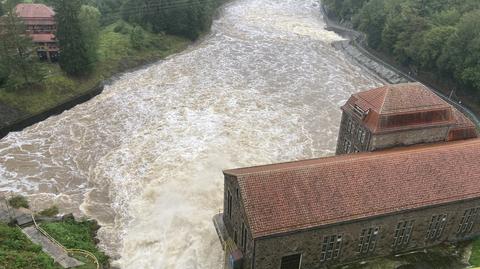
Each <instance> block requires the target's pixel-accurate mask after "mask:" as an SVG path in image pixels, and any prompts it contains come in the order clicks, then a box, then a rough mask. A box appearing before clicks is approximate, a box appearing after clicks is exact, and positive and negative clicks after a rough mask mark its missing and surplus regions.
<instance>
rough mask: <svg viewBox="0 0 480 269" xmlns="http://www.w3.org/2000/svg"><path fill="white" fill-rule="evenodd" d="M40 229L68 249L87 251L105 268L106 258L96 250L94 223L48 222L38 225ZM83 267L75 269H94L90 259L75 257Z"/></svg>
mask: <svg viewBox="0 0 480 269" xmlns="http://www.w3.org/2000/svg"><path fill="white" fill-rule="evenodd" d="M40 225H41V227H42V228H43V229H44V230H45V231H46V232H47V233H49V234H50V235H51V236H52V237H53V238H55V239H56V240H58V241H59V242H60V243H61V244H62V245H64V246H65V247H66V248H69V249H81V250H87V251H89V252H91V253H93V254H94V255H95V256H96V257H97V259H98V261H99V262H100V263H101V264H102V265H104V266H106V265H107V264H108V257H107V256H106V255H105V254H104V253H103V252H101V251H99V250H98V249H97V246H96V243H95V241H94V238H95V228H96V227H95V226H96V225H95V223H93V222H90V221H82V222H76V221H73V220H66V221H62V222H49V223H42V224H40ZM75 258H77V259H78V260H80V261H82V262H84V263H85V265H83V266H80V267H77V269H95V268H96V266H95V264H94V263H93V261H92V260H91V259H88V258H85V257H82V256H78V255H77V256H75Z"/></svg>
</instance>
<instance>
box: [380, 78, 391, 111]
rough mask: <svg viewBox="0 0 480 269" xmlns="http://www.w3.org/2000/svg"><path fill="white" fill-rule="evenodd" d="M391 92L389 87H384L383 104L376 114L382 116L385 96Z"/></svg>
mask: <svg viewBox="0 0 480 269" xmlns="http://www.w3.org/2000/svg"><path fill="white" fill-rule="evenodd" d="M391 90H392V87H391V85H387V86H385V94H384V95H383V102H382V105H381V106H380V110H379V111H378V114H382V112H383V109H384V108H385V101H386V100H387V96H388V95H389V94H390V91H391Z"/></svg>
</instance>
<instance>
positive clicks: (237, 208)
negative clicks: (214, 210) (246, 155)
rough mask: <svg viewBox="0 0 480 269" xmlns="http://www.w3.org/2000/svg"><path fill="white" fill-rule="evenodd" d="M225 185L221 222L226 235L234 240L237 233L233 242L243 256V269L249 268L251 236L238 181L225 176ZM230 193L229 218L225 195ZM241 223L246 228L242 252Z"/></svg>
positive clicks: (251, 245)
mask: <svg viewBox="0 0 480 269" xmlns="http://www.w3.org/2000/svg"><path fill="white" fill-rule="evenodd" d="M224 182H225V185H224V207H223V208H224V214H223V221H224V223H225V227H226V228H227V232H228V235H229V236H230V237H231V238H232V239H233V240H235V238H234V237H235V231H236V232H237V241H236V242H235V243H236V245H237V247H238V249H240V250H241V251H242V253H243V256H244V262H243V264H244V266H243V268H244V269H247V268H250V267H251V265H252V256H253V240H252V234H251V233H250V229H249V227H250V226H249V224H248V221H247V218H246V214H245V211H244V206H243V203H242V194H241V192H240V189H239V186H238V181H237V180H236V178H235V177H233V176H228V175H226V176H225V181H224ZM228 191H230V193H231V194H232V197H233V198H232V215H231V218H230V217H229V215H228V212H227V208H228V198H227V193H228ZM237 191H238V196H237ZM242 223H244V224H245V225H246V228H247V246H246V251H245V252H244V250H243V248H242V246H240V244H241V240H242V239H241V236H242Z"/></svg>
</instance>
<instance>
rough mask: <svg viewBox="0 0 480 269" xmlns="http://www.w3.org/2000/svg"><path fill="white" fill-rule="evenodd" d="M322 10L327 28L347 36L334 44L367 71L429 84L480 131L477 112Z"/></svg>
mask: <svg viewBox="0 0 480 269" xmlns="http://www.w3.org/2000/svg"><path fill="white" fill-rule="evenodd" d="M321 12H322V14H323V18H324V20H325V24H326V25H327V26H326V29H327V30H331V31H334V32H336V33H338V34H339V35H341V36H343V37H345V38H347V40H345V41H339V42H335V43H334V44H333V46H334V47H335V48H337V49H341V50H343V51H344V52H345V53H346V54H347V55H349V56H351V57H352V59H353V60H355V61H356V62H358V63H359V64H360V65H361V66H362V67H363V68H365V69H366V70H367V71H370V72H371V73H372V74H373V75H375V76H377V77H378V78H379V79H380V80H383V81H384V82H386V83H390V84H398V83H403V82H415V81H418V82H420V83H422V84H424V85H425V86H427V87H428V88H429V89H430V90H431V91H433V92H434V93H435V94H437V95H438V96H440V97H441V98H442V99H444V100H445V101H447V102H448V103H450V104H451V105H452V106H454V107H455V108H456V109H458V110H459V111H461V112H462V113H463V114H465V116H467V117H468V118H470V119H471V120H472V121H473V122H474V123H475V124H476V125H477V128H478V130H479V131H480V119H479V117H478V115H477V114H476V113H474V112H473V111H472V110H471V109H469V108H467V107H465V106H464V105H463V104H461V103H457V102H455V101H453V100H451V99H450V98H449V97H448V96H446V95H445V94H443V93H442V92H441V91H439V90H437V89H436V88H435V87H433V86H432V84H431V83H429V82H428V81H424V80H420V79H417V78H415V77H414V76H413V75H412V74H408V72H404V71H402V68H401V67H399V66H393V65H392V64H390V63H387V62H386V61H384V60H383V59H381V58H379V57H378V56H377V55H375V54H374V52H373V51H371V49H370V48H369V47H368V44H367V43H366V35H365V34H364V33H360V32H358V31H355V30H353V29H351V28H350V27H348V26H343V25H340V24H339V23H337V22H335V21H334V20H333V19H332V18H330V17H329V13H328V11H327V10H326V9H325V6H323V5H322V6H321Z"/></svg>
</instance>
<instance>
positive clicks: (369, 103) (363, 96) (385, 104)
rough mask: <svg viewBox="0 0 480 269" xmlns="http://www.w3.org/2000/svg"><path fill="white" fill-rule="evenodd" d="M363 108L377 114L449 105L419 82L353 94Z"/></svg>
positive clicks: (440, 107)
mask: <svg viewBox="0 0 480 269" xmlns="http://www.w3.org/2000/svg"><path fill="white" fill-rule="evenodd" d="M354 96H356V97H357V98H358V99H359V101H360V102H362V103H363V104H364V106H365V107H364V108H365V109H372V110H374V111H376V112H378V113H379V114H393V113H394V114H398V113H407V112H415V111H419V110H437V109H449V108H450V105H449V104H448V103H447V102H445V101H443V100H442V99H441V98H440V97H438V96H437V95H436V94H434V93H433V92H432V91H430V90H429V89H428V88H427V87H425V86H424V85H423V84H421V83H402V84H394V85H386V86H383V87H380V88H377V89H373V90H369V91H363V92H359V93H357V94H354Z"/></svg>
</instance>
